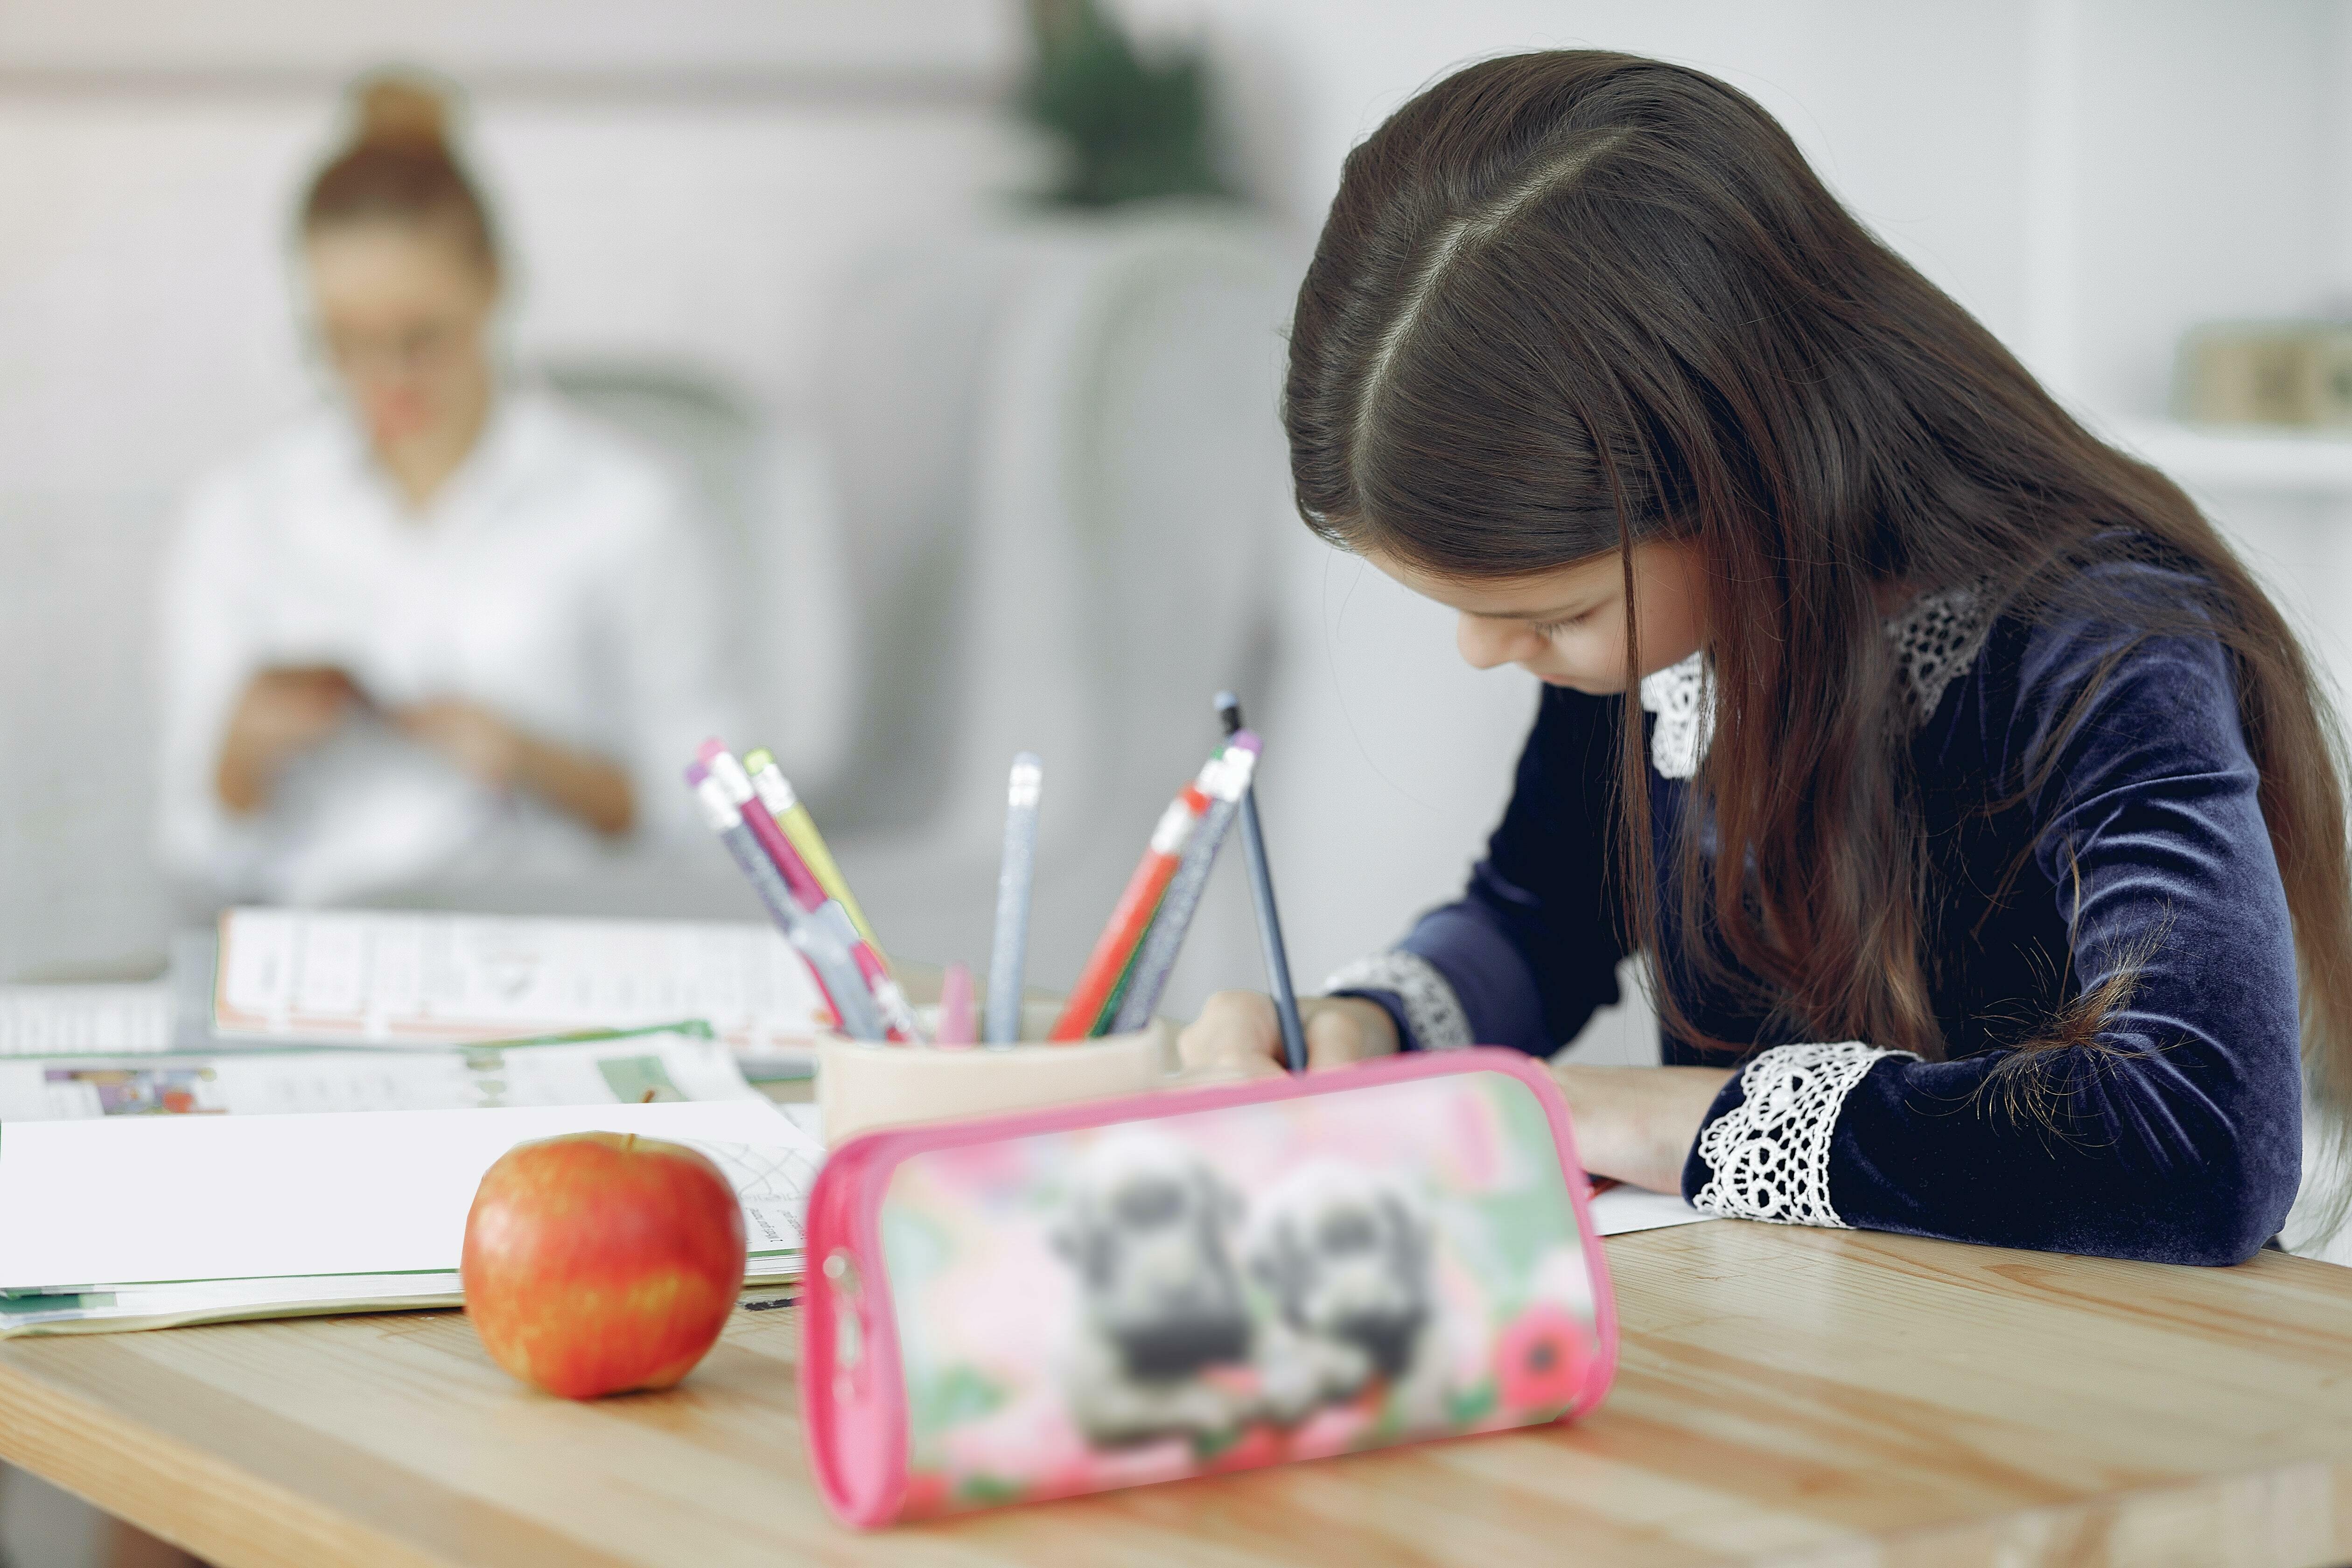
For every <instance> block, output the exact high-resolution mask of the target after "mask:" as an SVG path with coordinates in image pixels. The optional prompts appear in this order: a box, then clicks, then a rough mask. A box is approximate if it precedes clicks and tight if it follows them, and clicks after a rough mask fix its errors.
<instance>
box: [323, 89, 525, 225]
mask: <svg viewBox="0 0 2352 1568" xmlns="http://www.w3.org/2000/svg"><path fill="white" fill-rule="evenodd" d="M352 108H353V110H354V111H355V112H354V115H353V118H354V121H355V124H354V126H353V128H352V136H351V140H350V141H349V142H346V143H345V144H344V145H343V147H342V148H341V150H340V151H338V152H337V153H336V154H335V155H334V157H332V158H331V159H330V160H329V161H328V162H327V163H326V165H325V166H324V167H323V168H321V169H320V171H319V172H318V174H316V175H314V176H313V177H312V178H311V181H310V189H309V191H308V192H306V193H305V194H304V195H303V198H302V207H301V219H300V222H301V230H302V233H303V234H305V235H306V236H307V235H311V234H316V233H318V232H319V231H320V230H321V229H325V228H331V227H334V226H339V225H342V224H350V223H363V222H385V221H389V222H394V223H401V224H409V225H415V226H419V227H424V228H429V229H435V230H438V231H441V232H444V233H446V235H447V236H448V237H450V238H451V239H452V240H454V241H455V242H456V243H457V245H458V247H460V248H461V249H463V250H464V252H465V253H466V254H467V256H468V257H470V258H472V259H474V260H475V261H477V262H478V263H480V264H481V265H482V266H483V267H485V268H489V269H490V270H491V271H494V272H495V271H496V270H497V269H498V234H497V230H496V228H495V227H494V226H492V225H491V222H490V209H489V205H488V203H486V202H485V201H483V200H482V194H481V192H480V191H479V190H478V189H476V188H475V185H474V182H473V180H472V179H471V178H470V177H469V176H468V175H467V173H466V170H465V167H464V165H463V164H461V163H458V161H457V155H456V154H455V153H452V152H451V151H450V147H449V100H448V98H447V96H446V94H444V93H442V92H441V91H439V90H437V89H435V88H434V87H433V86H431V85H430V84H429V83H427V82H425V80H423V79H420V78H417V77H414V76H410V75H407V74H404V73H397V72H395V73H386V74H382V75H377V76H372V77H366V78H362V79H361V80H360V81H359V82H357V83H356V84H354V86H353V87H352Z"/></svg>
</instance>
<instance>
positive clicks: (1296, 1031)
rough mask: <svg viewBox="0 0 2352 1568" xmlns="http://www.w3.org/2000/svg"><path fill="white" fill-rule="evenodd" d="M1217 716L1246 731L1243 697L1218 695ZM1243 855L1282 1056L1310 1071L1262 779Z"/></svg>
mask: <svg viewBox="0 0 2352 1568" xmlns="http://www.w3.org/2000/svg"><path fill="white" fill-rule="evenodd" d="M1217 718H1218V719H1219V721H1222V722H1223V725H1224V727H1225V733H1226V734H1227V735H1235V734H1239V733H1240V732H1241V729H1242V700H1241V699H1240V698H1239V697H1236V696H1234V694H1233V693H1232V692H1230V691H1220V692H1218V693H1217ZM1242 854H1243V857H1244V858H1245V859H1246V860H1247V861H1248V863H1249V876H1250V902H1251V903H1253V904H1254V905H1255V906H1256V908H1257V935H1258V945H1259V946H1260V947H1261V948H1263V949H1264V950H1265V983H1266V985H1267V987H1268V989H1270V990H1271V991H1272V992H1273V993H1274V1016H1275V1021H1276V1024H1277V1025H1278V1026H1280V1028H1281V1030H1282V1059H1283V1063H1284V1065H1285V1066H1286V1067H1288V1068H1290V1070H1291V1071H1292V1072H1305V1071H1306V1070H1307V1030H1306V1027H1305V1026H1303V1025H1302V1024H1301V1023H1300V1022H1299V1019H1298V994H1297V992H1296V991H1294V990H1293V989H1291V984H1290V954H1289V952H1288V951H1287V949H1286V947H1285V946H1284V944H1283V941H1282V916H1281V914H1280V913H1279V912H1277V911H1276V909H1275V906H1274V871H1273V868H1271V867H1270V866H1268V865H1267V863H1266V858H1265V830H1264V829H1263V828H1262V827H1260V826H1258V819H1257V781H1256V780H1255V778H1253V779H1252V780H1251V781H1250V786H1249V788H1247V789H1246V790H1244V791H1243V792H1242Z"/></svg>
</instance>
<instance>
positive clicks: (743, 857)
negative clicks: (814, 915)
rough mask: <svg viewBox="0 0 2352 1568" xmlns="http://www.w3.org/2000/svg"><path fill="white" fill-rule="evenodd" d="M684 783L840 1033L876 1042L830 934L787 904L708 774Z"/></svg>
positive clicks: (872, 1019) (768, 863)
mask: <svg viewBox="0 0 2352 1568" xmlns="http://www.w3.org/2000/svg"><path fill="white" fill-rule="evenodd" d="M686 782H687V784H688V786H689V787H690V788H692V789H693V791H694V797H695V799H696V801H697V802H698V803H699V804H700V805H701V807H702V817H703V821H704V822H706V823H707V824H709V827H710V831H711V832H713V833H714V834H716V835H718V837H719V842H720V843H721V844H723V845H725V846H726V847H727V853H728V854H729V855H730V856H731V857H733V858H734V861H735V864H736V866H737V867H738V868H740V870H741V871H742V873H743V875H744V877H745V878H746V879H749V880H750V882H751V890H752V891H753V892H755V893H757V894H758V895H759V896H760V902H761V906H762V907H764V908H765V909H766V910H767V911H768V918H769V919H771V920H772V921H775V922H776V929H777V930H779V931H782V932H783V933H784V940H785V941H787V942H791V943H792V944H793V950H794V951H795V952H798V953H799V954H800V955H801V957H802V958H803V960H805V961H806V962H807V963H808V966H809V972H810V974H811V976H812V977H813V978H814V980H815V981H816V984H817V989H818V990H819V991H820V992H822V993H823V994H824V999H825V1002H826V1005H829V1006H831V1007H832V1009H833V1016H834V1018H835V1021H836V1022H837V1023H838V1024H839V1025H840V1026H841V1032H842V1033H843V1034H845V1035H847V1036H849V1037H851V1038H852V1039H859V1040H878V1039H880V1038H882V1037H883V1034H884V1029H883V1025H882V1018H881V1015H880V1014H879V1012H878V1011H877V1009H876V1008H875V1005H874V999H873V997H872V996H871V995H870V994H868V993H867V991H866V984H865V981H864V977H863V976H862V975H860V974H859V973H858V972H857V965H856V963H855V962H853V961H852V960H851V958H850V956H849V952H848V950H847V949H846V948H845V947H844V946H843V945H842V944H841V943H840V942H839V941H837V940H836V939H835V937H834V934H833V933H832V932H831V931H826V930H824V928H823V927H821V926H819V925H818V924H817V923H816V921H813V920H811V919H810V918H809V917H808V915H807V914H806V913H805V912H804V911H803V910H802V909H801V908H800V905H799V903H798V902H797V901H796V900H794V899H793V894H792V890H791V889H789V888H787V887H786V886H785V885H784V879H783V877H782V874H781V873H780V872H778V870H777V869H776V866H775V862H773V861H772V860H771V859H770V858H768V855H767V852H766V851H765V850H764V849H762V848H761V846H760V841H759V840H758V839H757V838H755V837H752V835H751V829H749V828H748V827H746V826H744V824H743V814H742V812H741V810H740V808H738V807H737V805H735V803H734V802H733V801H732V800H730V799H729V798H728V795H727V790H726V787H725V786H724V785H722V784H720V783H719V781H718V780H717V779H715V778H713V777H712V776H711V775H710V770H709V767H708V766H706V765H705V764H703V763H695V764H694V765H693V766H692V767H690V768H688V769H687V771H686Z"/></svg>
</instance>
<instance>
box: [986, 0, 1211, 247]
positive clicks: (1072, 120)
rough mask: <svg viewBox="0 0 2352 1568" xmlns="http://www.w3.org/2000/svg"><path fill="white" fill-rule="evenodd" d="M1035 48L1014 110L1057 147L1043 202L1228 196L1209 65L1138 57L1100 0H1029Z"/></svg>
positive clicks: (1173, 57)
mask: <svg viewBox="0 0 2352 1568" xmlns="http://www.w3.org/2000/svg"><path fill="white" fill-rule="evenodd" d="M1029 29H1030V35H1031V37H1032V40H1033V42H1034V56H1033V58H1032V62H1031V66H1030V70H1029V75H1028V78H1027V79H1026V80H1025V81H1024V82H1023V83H1022V86H1021V89H1020V96H1019V99H1018V102H1019V106H1020V109H1021V111H1022V112H1023V113H1024V115H1025V116H1027V118H1028V119H1029V120H1030V121H1033V122H1034V123H1035V124H1036V125H1037V126H1039V127H1040V128H1041V129H1043V130H1044V131H1045V132H1046V133H1047V134H1048V135H1050V136H1052V137H1054V138H1055V140H1056V141H1057V142H1060V144H1061V147H1062V151H1063V154H1064V156H1063V159H1062V167H1061V170H1060V172H1059V178H1058V179H1057V181H1056V183H1055V185H1054V186H1053V187H1052V188H1051V189H1049V190H1048V191H1046V192H1045V199H1046V200H1048V201H1052V202H1058V203H1064V204H1067V205H1072V206H1109V205H1113V204H1115V203H1118V202H1131V201H1144V200H1149V199H1150V198H1152V197H1155V196H1185V195H1190V196H1232V195H1234V194H1235V193H1234V190H1233V187H1232V186H1231V185H1230V184H1228V183H1227V181H1226V180H1225V178H1224V176H1223V174H1221V173H1220V172H1219V170H1218V168H1217V163H1216V158H1215V156H1214V146H1213V136H1212V133H1211V132H1212V126H1211V121H1212V113H1211V103H1212V93H1211V91H1210V84H1209V72H1208V67H1207V63H1206V62H1205V61H1204V60H1203V59H1202V58H1201V55H1200V53H1199V52H1198V51H1197V50H1175V51H1167V52H1162V53H1158V54H1156V55H1155V56H1154V58H1145V57H1144V56H1143V54H1142V53H1141V52H1139V50H1138V49H1137V48H1136V47H1135V41H1134V39H1133V38H1131V37H1129V35H1128V33H1127V30H1126V29H1125V28H1124V27H1123V26H1120V25H1119V23H1118V19H1117V18H1115V17H1113V16H1109V15H1108V14H1107V13H1106V12H1105V11H1104V9H1103V7H1102V5H1101V4H1100V3H1099V0H1029Z"/></svg>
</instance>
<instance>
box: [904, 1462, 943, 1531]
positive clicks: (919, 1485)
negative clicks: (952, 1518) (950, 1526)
mask: <svg viewBox="0 0 2352 1568" xmlns="http://www.w3.org/2000/svg"><path fill="white" fill-rule="evenodd" d="M947 1510H948V1479H947V1477H945V1476H943V1475H941V1474H940V1472H939V1471H937V1470H909V1471H908V1472H907V1494H906V1496H905V1497H904V1498H903V1499H901V1500H900V1501H899V1504H898V1517H899V1518H900V1519H902V1520H916V1519H929V1518H930V1517H931V1516H932V1515H934V1514H940V1513H945V1512H946V1511H947Z"/></svg>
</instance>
